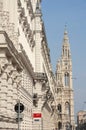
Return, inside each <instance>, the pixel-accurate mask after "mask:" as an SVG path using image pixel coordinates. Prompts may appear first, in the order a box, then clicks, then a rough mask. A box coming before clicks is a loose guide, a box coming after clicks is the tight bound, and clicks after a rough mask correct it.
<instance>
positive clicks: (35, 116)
mask: <svg viewBox="0 0 86 130" xmlns="http://www.w3.org/2000/svg"><path fill="white" fill-rule="evenodd" d="M41 117H42V114H41V113H33V118H41Z"/></svg>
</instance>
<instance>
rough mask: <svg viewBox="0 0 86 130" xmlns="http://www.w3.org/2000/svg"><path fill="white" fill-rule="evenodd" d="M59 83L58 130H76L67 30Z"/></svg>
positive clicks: (59, 68)
mask: <svg viewBox="0 0 86 130" xmlns="http://www.w3.org/2000/svg"><path fill="white" fill-rule="evenodd" d="M56 82H57V90H56V93H57V115H58V117H57V128H58V130H73V129H74V97H73V85H72V59H71V52H70V44H69V38H68V32H67V29H66V28H65V31H64V37H63V45H62V54H61V58H60V59H59V60H58V63H57V68H56Z"/></svg>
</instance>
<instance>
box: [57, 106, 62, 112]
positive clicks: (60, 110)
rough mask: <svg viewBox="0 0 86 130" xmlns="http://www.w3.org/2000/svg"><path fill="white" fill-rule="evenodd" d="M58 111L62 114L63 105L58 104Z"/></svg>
mask: <svg viewBox="0 0 86 130" xmlns="http://www.w3.org/2000/svg"><path fill="white" fill-rule="evenodd" d="M57 110H58V112H59V113H60V112H62V107H61V104H58V106H57Z"/></svg>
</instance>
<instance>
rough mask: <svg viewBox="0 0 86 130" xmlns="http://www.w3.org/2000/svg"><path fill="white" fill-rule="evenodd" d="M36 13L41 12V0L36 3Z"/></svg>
mask: <svg viewBox="0 0 86 130" xmlns="http://www.w3.org/2000/svg"><path fill="white" fill-rule="evenodd" d="M36 13H37V14H39V13H41V9H40V5H39V0H37V3H36Z"/></svg>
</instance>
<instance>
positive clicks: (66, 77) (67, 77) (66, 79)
mask: <svg viewBox="0 0 86 130" xmlns="http://www.w3.org/2000/svg"><path fill="white" fill-rule="evenodd" d="M64 82H65V86H69V73H65V74H64Z"/></svg>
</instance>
